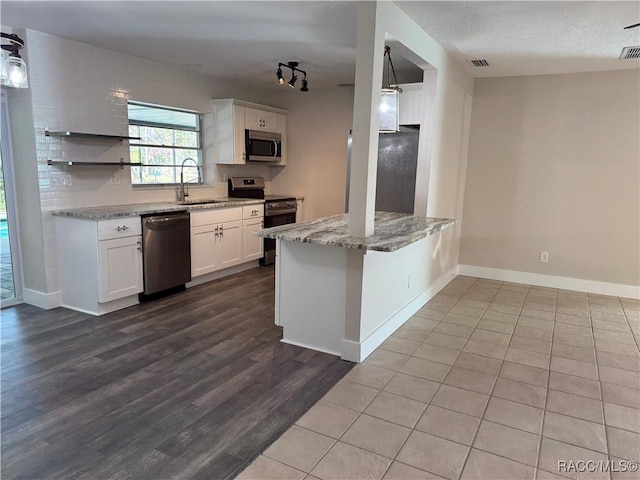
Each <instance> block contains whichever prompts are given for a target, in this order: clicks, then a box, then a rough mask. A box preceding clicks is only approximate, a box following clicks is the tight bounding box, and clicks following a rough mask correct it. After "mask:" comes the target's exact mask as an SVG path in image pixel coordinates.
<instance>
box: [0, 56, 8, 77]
mask: <svg viewBox="0 0 640 480" xmlns="http://www.w3.org/2000/svg"><path fill="white" fill-rule="evenodd" d="M0 52H1V53H2V57H1V58H0V81H2V85H6V83H7V78H8V74H7V59H8V58H9V56H8V55H7V52H5V51H4V50H0Z"/></svg>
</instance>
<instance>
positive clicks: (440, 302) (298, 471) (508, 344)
mask: <svg viewBox="0 0 640 480" xmlns="http://www.w3.org/2000/svg"><path fill="white" fill-rule="evenodd" d="M639 341H640V302H638V301H637V300H630V299H623V298H618V297H609V296H602V295H594V294H587V293H581V292H573V291H565V290H557V289H552V288H541V287H533V286H526V285H520V284H509V283H502V282H495V281H489V280H480V279H475V278H470V277H457V278H456V279H455V280H453V281H452V282H451V283H450V284H449V285H447V286H446V287H445V288H444V289H443V290H442V291H441V292H440V293H439V294H438V295H436V296H435V297H434V298H433V299H432V300H431V301H430V302H429V303H428V304H427V305H425V307H423V308H422V309H421V310H420V311H419V312H418V313H416V315H415V316H414V317H412V318H411V319H409V320H408V321H407V322H406V323H405V324H404V325H403V326H402V327H401V328H399V329H398V330H397V331H396V332H395V333H394V334H393V335H392V336H391V337H390V338H389V339H388V340H387V341H385V342H384V343H383V344H382V345H381V346H380V347H379V348H378V349H377V350H376V351H375V352H373V353H372V354H371V356H370V357H369V358H367V360H366V361H365V362H364V363H363V364H361V365H358V366H356V367H355V368H354V369H353V370H352V371H351V372H350V373H349V374H348V375H347V376H346V377H345V378H344V379H342V380H341V381H340V382H339V383H338V384H337V385H336V386H335V387H334V388H333V389H332V390H331V391H329V392H328V393H327V395H326V396H325V397H323V398H322V399H321V400H320V401H319V402H318V403H317V404H316V405H315V406H313V407H312V408H311V410H309V412H308V413H306V414H305V415H304V416H303V417H302V418H300V420H298V422H297V423H296V425H294V426H292V427H291V428H290V429H289V430H288V431H287V432H286V433H285V434H284V435H283V436H282V437H280V438H279V439H278V440H276V442H275V443H274V444H273V445H271V446H270V447H269V448H268V449H267V450H266V451H265V452H264V453H263V454H262V455H261V456H260V457H258V459H256V461H255V462H254V463H252V464H251V465H250V466H249V467H248V468H247V469H246V470H245V471H244V472H242V473H241V474H240V476H239V477H238V478H240V479H263V478H265V479H266V478H278V479H288V478H292V479H293V478H297V479H302V478H305V479H312V478H321V479H350V480H351V479H379V478H385V479H423V478H424V479H427V478H447V479H452V480H457V479H486V480H490V479H491V480H493V479H509V480H511V479H534V478H537V479H540V480H542V479H561V478H565V477H566V478H595V479H600V478H602V479H609V478H610V479H613V480H615V479H627V478H629V479H632V478H633V479H638V478H640V474H639V473H638V472H613V471H610V472H607V471H604V470H605V469H606V468H605V467H606V466H607V464H606V462H607V461H610V462H614V463H612V464H610V466H611V470H623V469H624V467H623V463H622V460H626V461H630V460H633V461H638V462H640V353H639V351H638V342H639ZM579 461H582V462H589V461H593V462H599V461H602V462H603V463H601V464H598V463H585V464H582V463H575V464H572V463H570V462H579ZM558 462H565V463H564V465H566V467H567V468H562V465H559V463H558ZM628 465H631V466H632V467H633V464H632V463H629V464H628ZM559 466H560V468H559ZM572 466H573V467H576V469H577V468H583V467H588V468H593V469H595V470H596V471H595V472H584V473H578V472H576V471H575V470H574V469H573V468H572Z"/></svg>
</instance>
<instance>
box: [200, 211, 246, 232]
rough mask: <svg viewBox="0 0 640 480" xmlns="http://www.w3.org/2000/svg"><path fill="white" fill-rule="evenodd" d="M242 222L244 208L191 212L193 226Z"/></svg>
mask: <svg viewBox="0 0 640 480" xmlns="http://www.w3.org/2000/svg"><path fill="white" fill-rule="evenodd" d="M236 220H242V207H235V208H212V209H211V210H204V211H197V212H191V226H192V227H198V226H200V225H211V224H214V223H224V222H234V221H236Z"/></svg>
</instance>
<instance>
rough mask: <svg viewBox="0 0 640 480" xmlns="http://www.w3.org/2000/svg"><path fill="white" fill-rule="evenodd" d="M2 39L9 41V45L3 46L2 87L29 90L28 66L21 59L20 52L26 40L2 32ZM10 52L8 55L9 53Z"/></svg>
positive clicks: (0, 72)
mask: <svg viewBox="0 0 640 480" xmlns="http://www.w3.org/2000/svg"><path fill="white" fill-rule="evenodd" d="M0 35H1V36H2V38H6V39H7V40H9V43H8V44H3V45H1V47H2V49H1V50H0V51H1V52H2V57H1V58H0V81H1V82H2V85H6V86H7V87H14V88H27V87H28V86H29V83H28V81H27V65H26V64H25V63H24V60H22V58H21V57H20V53H19V50H20V49H21V48H23V47H24V40H22V39H21V38H20V37H18V36H17V35H15V34H13V33H11V34H9V33H4V32H0ZM7 52H8V53H7Z"/></svg>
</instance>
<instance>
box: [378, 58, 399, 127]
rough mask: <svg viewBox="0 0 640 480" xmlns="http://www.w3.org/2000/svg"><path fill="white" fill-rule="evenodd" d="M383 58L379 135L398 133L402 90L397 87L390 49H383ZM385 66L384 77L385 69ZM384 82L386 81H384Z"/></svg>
mask: <svg viewBox="0 0 640 480" xmlns="http://www.w3.org/2000/svg"><path fill="white" fill-rule="evenodd" d="M384 58H385V60H386V65H385V64H383V65H382V70H383V72H382V76H383V82H382V90H381V92H380V126H379V128H378V130H379V131H380V133H391V132H398V131H400V119H399V117H398V110H399V103H400V94H401V93H402V89H401V88H400V86H399V85H398V79H397V78H396V71H395V69H394V68H393V62H392V61H391V47H389V46H388V45H387V46H385V47H384ZM385 66H386V70H387V72H386V76H385V72H384V69H385ZM391 73H393V84H391ZM385 80H386V81H385Z"/></svg>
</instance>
